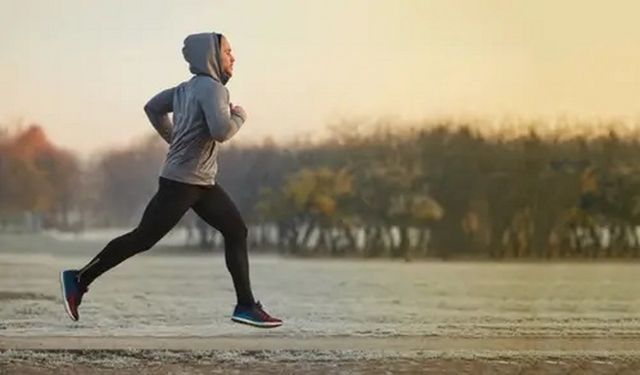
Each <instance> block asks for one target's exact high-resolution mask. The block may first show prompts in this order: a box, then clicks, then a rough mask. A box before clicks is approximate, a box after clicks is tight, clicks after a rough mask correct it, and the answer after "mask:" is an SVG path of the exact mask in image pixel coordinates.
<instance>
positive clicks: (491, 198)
mask: <svg viewBox="0 0 640 375" xmlns="http://www.w3.org/2000/svg"><path fill="white" fill-rule="evenodd" d="M357 125H358V124H357V123H353V122H349V121H345V122H344V123H342V124H339V126H337V127H335V129H334V133H333V134H334V135H333V137H332V138H330V139H327V140H324V141H319V142H313V143H311V142H292V143H289V144H286V145H280V144H277V143H275V142H273V141H270V140H266V141H264V142H263V143H262V144H257V145H244V146H240V145H234V144H230V145H229V144H224V145H222V147H223V150H222V151H221V153H220V160H219V163H220V169H219V170H220V172H219V178H218V181H219V183H220V184H221V185H222V186H223V187H224V188H225V190H227V192H228V193H229V194H230V195H232V197H233V198H234V200H235V201H236V202H237V204H238V206H239V208H240V210H241V212H242V213H243V215H244V217H245V218H246V220H247V222H248V224H249V225H250V228H251V230H252V232H251V233H252V235H251V241H252V242H253V245H254V246H256V247H257V248H260V249H273V250H274V251H278V252H285V253H290V254H295V255H300V256H316V255H318V256H358V257H400V258H405V259H411V258H416V257H438V258H445V259H446V258H451V257H477V258H487V257H491V258H500V259H503V258H524V259H531V258H536V259H539V258H540V259H548V258H604V257H608V258H610V257H637V256H638V255H639V250H638V249H639V248H640V230H639V228H640V226H639V224H640V223H639V222H638V219H639V215H640V196H639V193H638V192H639V191H640V177H638V173H637V172H638V169H640V160H639V159H638V155H639V154H640V144H639V143H638V140H639V139H640V138H639V137H638V134H637V133H636V132H633V131H631V130H629V128H626V127H625V126H622V125H620V124H616V123H613V122H612V123H604V124H593V123H592V124H580V123H569V124H567V126H565V127H557V128H555V129H554V130H548V129H549V126H546V125H548V124H544V123H543V124H540V123H535V122H531V123H524V124H510V123H506V124H502V125H503V127H502V128H501V130H498V131H494V132H493V133H491V134H489V133H488V132H482V131H480V130H479V129H483V126H482V124H479V123H465V122H455V121H441V122H438V123H426V124H420V125H421V126H416V127H413V128H407V127H403V128H401V129H400V128H398V127H392V126H387V127H384V126H380V127H377V128H374V129H372V130H369V131H359V130H358V126H357ZM514 125H519V126H514ZM594 127H595V128H597V129H599V132H598V133H594V132H582V133H581V132H576V131H575V129H576V128H583V129H587V128H594ZM513 129H520V131H519V132H517V133H514V130H513ZM522 129H526V131H522ZM540 129H545V130H540ZM166 149H167V148H166V145H164V144H163V143H162V141H161V140H160V139H159V137H157V136H155V135H152V136H149V137H145V138H143V139H141V140H140V141H139V142H137V143H136V144H134V145H132V146H131V147H127V148H122V149H118V150H112V151H109V152H105V153H103V154H101V155H98V156H97V157H96V158H94V159H93V160H91V161H89V162H87V163H84V164H82V165H81V163H79V162H78V159H77V157H75V156H74V154H73V153H72V152H70V151H66V150H61V149H59V148H57V147H55V146H53V145H52V144H51V143H50V142H49V141H48V140H47V138H46V136H45V134H44V132H43V131H42V129H41V128H40V127H38V126H31V127H29V128H27V129H26V130H23V131H20V132H15V133H14V134H9V133H7V132H6V131H5V132H3V133H0V222H1V223H3V225H4V226H5V227H6V226H7V225H8V224H10V223H12V222H15V221H16V220H17V219H16V217H18V218H19V217H21V215H23V214H24V212H34V213H38V214H39V215H40V216H41V217H42V218H43V219H42V222H43V226H45V227H53V228H60V229H66V230H81V229H82V228H87V227H105V226H125V227H128V226H131V225H135V224H136V223H137V221H138V220H139V218H140V215H141V214H142V210H143V209H144V206H145V205H146V203H147V202H148V200H149V198H150V197H151V196H152V195H153V193H154V192H155V189H156V188H157V176H158V172H159V170H160V167H161V165H162V162H163V160H164V155H165V153H166ZM182 225H184V226H187V227H189V228H191V229H193V230H196V231H197V232H198V233H199V237H200V243H201V244H202V245H203V246H205V247H209V246H211V239H212V238H215V236H212V235H211V233H210V230H209V229H208V228H207V226H206V225H202V223H201V222H198V220H197V219H196V218H195V217H194V216H193V214H190V215H187V217H185V219H184V220H183V222H182ZM214 242H215V241H214ZM217 242H218V243H219V242H220V241H217Z"/></svg>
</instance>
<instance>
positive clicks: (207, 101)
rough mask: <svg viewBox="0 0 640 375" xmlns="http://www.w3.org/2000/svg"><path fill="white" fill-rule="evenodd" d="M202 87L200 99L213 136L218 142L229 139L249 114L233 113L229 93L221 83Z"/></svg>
mask: <svg viewBox="0 0 640 375" xmlns="http://www.w3.org/2000/svg"><path fill="white" fill-rule="evenodd" d="M201 87H202V90H200V95H198V101H199V103H200V107H201V108H202V112H203V113H204V117H205V120H206V121H207V126H208V127H209V133H210V134H211V137H212V138H213V139H215V140H216V141H218V142H224V141H227V140H229V139H230V138H231V137H233V135H234V134H236V133H237V132H238V130H240V128H241V127H242V124H244V122H245V120H246V118H247V115H246V114H245V113H244V112H242V113H241V112H233V113H231V109H230V108H229V93H228V91H227V89H226V88H225V87H224V86H223V85H221V84H220V83H218V82H215V81H214V82H213V83H212V84H205V85H202V86H201Z"/></svg>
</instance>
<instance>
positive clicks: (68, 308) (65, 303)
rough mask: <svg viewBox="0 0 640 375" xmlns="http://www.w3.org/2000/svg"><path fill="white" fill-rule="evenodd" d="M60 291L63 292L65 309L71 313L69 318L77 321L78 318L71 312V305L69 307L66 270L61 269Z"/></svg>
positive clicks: (68, 313)
mask: <svg viewBox="0 0 640 375" xmlns="http://www.w3.org/2000/svg"><path fill="white" fill-rule="evenodd" d="M60 291H61V292H62V302H63V303H64V311H66V312H67V315H69V318H71V320H73V321H74V322H77V321H78V319H77V318H76V317H74V316H73V314H72V313H71V307H69V301H68V300H67V295H66V293H65V292H64V271H60Z"/></svg>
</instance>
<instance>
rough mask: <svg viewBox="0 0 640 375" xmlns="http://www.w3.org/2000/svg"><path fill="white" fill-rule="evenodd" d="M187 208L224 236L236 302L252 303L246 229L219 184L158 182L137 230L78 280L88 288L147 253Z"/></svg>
mask: <svg viewBox="0 0 640 375" xmlns="http://www.w3.org/2000/svg"><path fill="white" fill-rule="evenodd" d="M189 208H193V210H194V211H195V212H196V214H198V216H200V217H201V218H202V219H203V220H204V221H205V222H207V224H209V225H211V226H212V227H214V228H216V229H217V230H219V231H220V233H222V236H223V237H224V247H225V260H226V263H227V269H228V270H229V272H230V273H231V277H232V278H233V285H234V287H235V290H236V297H237V298H238V303H239V304H242V305H250V304H253V303H254V302H255V301H254V298H253V294H252V293H251V285H250V283H249V259H248V256H247V226H246V225H245V223H244V221H243V220H242V216H240V212H238V209H237V208H236V206H235V205H234V204H233V201H232V200H231V198H229V196H228V195H227V193H226V192H225V191H224V190H223V189H222V187H220V185H218V184H216V185H209V186H199V185H190V184H185V183H182V182H177V181H173V180H169V179H166V178H163V177H160V179H159V187H158V191H157V192H156V194H155V195H154V196H153V198H152V199H151V201H150V202H149V204H148V205H147V208H146V209H145V211H144V214H143V215H142V220H141V221H140V224H138V227H137V228H136V229H134V230H132V231H131V232H129V233H126V234H124V235H122V236H120V237H117V238H115V239H113V240H112V241H111V242H109V243H108V244H107V246H106V247H105V248H104V249H103V250H102V251H101V252H100V253H99V254H98V255H96V256H95V258H93V259H92V260H91V262H89V263H88V264H87V265H86V266H85V267H84V268H82V269H81V270H80V274H79V277H78V278H79V280H80V284H81V285H83V286H88V285H89V284H91V283H92V282H93V280H95V279H96V278H97V277H98V276H100V275H101V274H103V273H104V272H106V271H108V270H110V269H111V268H113V267H115V266H116V265H118V264H119V263H121V262H122V261H124V260H125V259H127V258H129V257H131V256H133V255H135V254H137V253H140V252H143V251H145V250H149V249H150V248H151V247H153V245H155V244H156V243H157V242H158V241H160V239H161V238H162V237H164V235H165V234H167V233H168V232H169V231H170V230H171V229H172V228H173V227H174V226H175V225H176V224H177V223H178V221H179V220H180V218H182V216H183V215H184V214H185V213H186V212H187V210H188V209H189Z"/></svg>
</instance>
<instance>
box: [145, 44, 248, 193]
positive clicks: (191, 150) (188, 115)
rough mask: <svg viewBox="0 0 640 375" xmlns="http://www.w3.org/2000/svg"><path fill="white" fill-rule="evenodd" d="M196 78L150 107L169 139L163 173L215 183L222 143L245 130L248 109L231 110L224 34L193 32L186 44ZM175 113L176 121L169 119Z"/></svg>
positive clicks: (185, 51) (157, 98)
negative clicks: (221, 41) (223, 58)
mask: <svg viewBox="0 0 640 375" xmlns="http://www.w3.org/2000/svg"><path fill="white" fill-rule="evenodd" d="M182 54H183V56H184V59H185V60H186V61H187V62H188V63H189V70H190V71H191V73H193V74H194V76H193V77H192V78H191V79H190V80H188V81H186V82H182V83H181V84H179V85H178V86H176V87H173V88H170V89H167V90H164V91H162V92H160V93H159V94H157V95H156V96H154V97H153V98H151V100H149V102H148V103H147V104H146V105H145V106H144V111H145V112H146V114H147V117H148V118H149V121H150V122H151V124H152V125H153V127H154V128H155V129H156V130H157V131H158V133H159V134H160V136H161V137H162V138H163V139H164V140H165V141H167V143H169V145H170V146H169V152H168V153H167V158H166V161H165V164H164V167H163V168H162V172H161V174H160V175H161V176H162V177H165V178H168V179H170V180H175V181H180V182H185V183H188V184H195V185H212V184H214V183H215V176H216V172H217V169H218V163H217V155H218V148H219V143H221V142H224V141H226V140H228V139H230V138H231V137H233V135H234V134H235V133H236V132H237V131H238V130H239V129H240V127H241V126H242V124H243V123H244V121H245V120H246V114H245V113H244V112H231V109H230V108H229V91H228V90H227V88H226V87H225V86H224V85H225V84H226V83H227V81H228V80H229V78H230V77H228V76H227V75H226V74H224V72H222V69H221V63H220V45H219V42H218V34H216V33H201V34H193V35H189V36H188V37H187V38H186V39H185V40H184V47H183V48H182ZM169 112H173V124H172V122H171V119H170V118H169V115H168V114H169Z"/></svg>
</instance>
